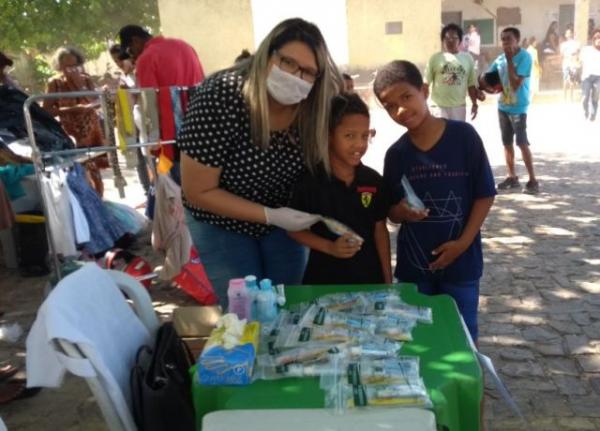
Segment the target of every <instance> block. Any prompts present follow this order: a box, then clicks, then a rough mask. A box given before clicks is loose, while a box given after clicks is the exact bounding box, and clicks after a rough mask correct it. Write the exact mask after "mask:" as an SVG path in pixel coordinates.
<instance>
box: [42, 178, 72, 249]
mask: <svg viewBox="0 0 600 431" xmlns="http://www.w3.org/2000/svg"><path fill="white" fill-rule="evenodd" d="M41 189H42V190H41V191H42V196H43V198H44V202H46V210H47V213H46V218H47V219H46V223H48V228H49V229H50V234H51V236H52V242H53V243H54V252H55V253H56V254H61V255H63V256H65V257H68V256H76V255H77V249H76V248H75V232H74V229H73V222H72V218H71V204H70V202H69V194H68V190H67V187H66V185H65V182H64V178H62V179H61V178H60V176H59V174H58V173H57V172H51V173H50V176H49V177H46V176H44V175H42V178H41Z"/></svg>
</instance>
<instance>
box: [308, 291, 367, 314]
mask: <svg viewBox="0 0 600 431" xmlns="http://www.w3.org/2000/svg"><path fill="white" fill-rule="evenodd" d="M313 304H316V305H318V306H321V307H325V308H327V309H328V310H333V311H344V310H350V309H352V308H353V307H357V306H359V305H366V304H364V299H363V297H362V296H361V295H360V293H358V292H340V293H331V294H329V295H323V296H321V297H319V298H316V299H315V300H314V301H313Z"/></svg>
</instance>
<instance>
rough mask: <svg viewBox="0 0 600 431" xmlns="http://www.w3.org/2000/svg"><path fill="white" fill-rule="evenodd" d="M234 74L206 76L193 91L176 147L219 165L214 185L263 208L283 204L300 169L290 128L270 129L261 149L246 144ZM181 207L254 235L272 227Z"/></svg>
mask: <svg viewBox="0 0 600 431" xmlns="http://www.w3.org/2000/svg"><path fill="white" fill-rule="evenodd" d="M242 84H243V80H242V76H240V75H239V73H237V72H232V71H223V72H219V73H216V74H214V75H213V76H211V77H209V78H207V79H206V80H205V81H204V82H203V83H202V84H201V85H200V86H199V87H198V88H197V90H196V93H195V95H194V96H193V98H192V100H191V101H190V104H189V109H188V112H187V114H186V117H185V120H184V122H183V125H182V128H181V131H180V133H179V136H178V138H177V146H178V147H179V149H180V150H181V151H183V152H184V153H185V154H187V155H188V156H190V157H192V158H193V159H195V160H196V161H198V162H200V163H202V164H204V165H206V166H211V167H217V168H222V170H221V178H220V183H219V187H221V188H222V189H224V190H227V191H229V192H231V193H233V194H235V195H238V196H240V197H243V198H245V199H248V200H250V201H253V202H257V203H259V204H262V205H266V206H269V207H274V208H278V207H281V206H286V205H288V203H289V201H290V198H291V191H292V187H293V185H294V184H295V182H296V180H297V179H298V177H299V176H300V174H301V173H302V171H303V169H304V163H303V158H302V151H301V148H300V146H299V135H298V131H297V129H295V128H292V129H289V130H287V131H277V132H272V133H271V140H270V145H269V148H268V149H266V150H263V149H261V148H260V147H258V146H256V145H254V144H253V143H252V139H251V136H250V117H249V113H248V108H247V106H246V103H245V102H244V98H243V96H242V93H241V88H242ZM184 205H185V206H186V207H187V208H189V209H190V210H191V211H192V214H193V215H194V217H195V218H196V219H197V220H199V221H201V222H204V223H210V224H213V225H216V226H220V227H222V228H225V229H228V230H231V231H234V232H239V233H245V234H248V235H250V236H253V237H256V238H259V237H261V236H263V235H265V234H267V233H269V232H270V230H271V229H272V227H270V226H267V225H262V224H258V223H250V222H245V221H240V220H234V219H230V218H227V217H222V216H219V215H216V214H213V213H210V212H208V211H205V210H203V209H201V208H197V207H195V206H193V205H192V204H191V203H190V202H188V201H186V200H185V197H184Z"/></svg>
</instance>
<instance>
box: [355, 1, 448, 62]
mask: <svg viewBox="0 0 600 431" xmlns="http://www.w3.org/2000/svg"><path fill="white" fill-rule="evenodd" d="M346 9H347V19H348V48H349V59H350V62H349V66H350V68H351V69H374V68H376V67H378V66H380V65H382V64H385V63H387V62H389V61H392V60H397V59H406V60H410V61H412V62H413V63H416V64H418V65H419V66H421V67H422V66H424V65H425V63H426V62H427V60H428V59H429V57H430V56H431V54H432V53H433V52H436V51H439V49H440V42H439V31H440V27H441V10H442V0H420V1H418V2H415V1H413V0H346ZM398 21H400V22H402V33H401V34H386V23H389V22H398Z"/></svg>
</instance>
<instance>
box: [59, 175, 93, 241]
mask: <svg viewBox="0 0 600 431" xmlns="http://www.w3.org/2000/svg"><path fill="white" fill-rule="evenodd" d="M64 175H65V177H64V184H65V188H66V190H67V195H68V196H69V203H70V204H71V217H72V220H73V228H74V230H75V242H76V243H77V244H85V243H86V242H89V241H90V226H89V224H88V221H87V218H86V217H85V213H84V212H83V208H81V205H80V204H79V201H78V200H77V197H76V196H75V194H74V193H73V192H72V191H71V188H70V187H69V184H68V183H67V178H66V174H64Z"/></svg>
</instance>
